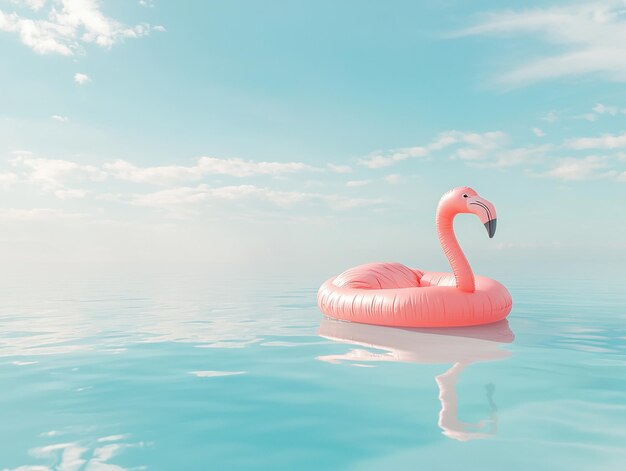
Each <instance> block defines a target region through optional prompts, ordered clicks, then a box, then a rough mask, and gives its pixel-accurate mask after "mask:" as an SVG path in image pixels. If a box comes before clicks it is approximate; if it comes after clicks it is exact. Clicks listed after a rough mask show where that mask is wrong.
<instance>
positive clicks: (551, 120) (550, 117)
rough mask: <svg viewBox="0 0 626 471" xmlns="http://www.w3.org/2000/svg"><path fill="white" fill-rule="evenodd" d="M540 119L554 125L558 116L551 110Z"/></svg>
mask: <svg viewBox="0 0 626 471" xmlns="http://www.w3.org/2000/svg"><path fill="white" fill-rule="evenodd" d="M541 119H542V120H543V121H547V122H548V123H554V122H555V121H558V119H559V115H558V113H557V112H556V111H554V110H552V111H548V112H547V113H546V114H544V115H543V116H542V117H541Z"/></svg>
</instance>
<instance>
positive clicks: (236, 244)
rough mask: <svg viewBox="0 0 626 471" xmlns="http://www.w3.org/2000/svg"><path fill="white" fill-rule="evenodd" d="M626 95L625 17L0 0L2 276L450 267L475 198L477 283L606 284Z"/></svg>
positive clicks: (552, 5) (596, 5)
mask: <svg viewBox="0 0 626 471" xmlns="http://www.w3.org/2000/svg"><path fill="white" fill-rule="evenodd" d="M625 85H626V2H624V1H603V0H601V1H597V2H591V3H589V2H524V4H523V5H520V4H519V2H501V1H480V0H479V1H473V2H461V1H454V0H444V1H431V0H428V1H423V2H413V1H400V0H398V1H392V2H378V1H362V0H359V1H350V0H346V1H342V2H336V1H324V0H319V1H316V2H304V1H294V0H288V1H287V0H285V1H281V0H275V1H272V2H266V1H263V2H262V1H232V0H229V1H226V0H224V1H186V2H166V1H159V0H154V1H149V0H143V1H133V0H111V1H96V0H0V241H1V242H2V243H1V244H0V259H1V260H3V261H4V263H3V266H4V267H5V269H6V268H8V269H9V270H11V269H14V268H15V267H19V266H22V265H27V264H51V265H53V266H58V265H60V264H66V263H81V264H88V265H94V266H95V265H97V264H106V263H113V264H124V263H126V264H138V265H141V264H162V265H164V266H168V265H170V264H176V263H194V264H201V265H205V266H209V267H215V270H220V269H223V268H222V267H228V266H233V267H234V266H236V267H249V268H250V269H252V270H254V269H255V268H256V269H258V270H260V269H268V268H273V269H277V270H279V271H280V270H283V271H286V272H287V273H290V272H294V273H295V271H308V270H311V271H315V272H319V273H327V274H328V275H331V274H333V273H336V272H337V271H340V270H342V269H343V268H348V267H349V266H350V265H356V264H359V263H365V262H368V261H380V260H389V261H401V262H403V263H406V264H408V265H410V266H414V267H418V268H420V269H432V270H444V269H446V261H445V258H443V255H442V254H441V251H440V249H439V247H438V242H437V237H436V232H435V227H434V214H435V208H436V205H437V202H438V200H439V198H440V196H441V195H442V194H443V193H444V192H445V191H447V190H449V189H450V188H453V187H456V186H461V185H468V186H471V187H472V188H474V189H475V190H476V191H478V193H479V194H481V196H483V197H485V198H486V199H488V200H489V201H491V202H492V203H493V204H494V205H495V207H496V208H497V211H498V232H497V234H496V236H495V238H494V239H492V240H489V238H488V237H487V235H486V233H485V230H484V228H483V227H482V224H480V223H479V222H478V220H477V218H475V217H473V216H470V215H464V216H462V217H459V218H457V222H456V225H455V227H456V231H457V234H458V235H459V238H460V240H461V243H462V245H463V247H464V249H465V251H466V253H467V254H468V257H469V259H470V261H472V262H473V264H474V266H475V268H478V269H480V272H493V271H500V272H506V271H507V270H509V271H515V270H522V268H524V267H525V268H529V269H531V270H532V269H536V268H537V267H542V266H544V265H546V266H548V265H547V264H548V261H553V262H554V265H555V266H560V267H561V268H562V269H565V270H566V271H572V270H576V271H578V272H583V273H584V272H585V270H586V269H591V268H592V266H593V267H594V269H596V268H597V267H596V265H598V266H599V267H600V269H603V268H602V267H605V266H608V265H611V266H614V267H617V268H619V267H621V266H622V265H623V263H626V237H624V236H625V235H626V217H625V215H626V211H625V210H624V209H623V206H624V204H625V201H626V127H625V124H626V94H625V93H624V91H625ZM594 264H595V265H594ZM477 271H478V270H477Z"/></svg>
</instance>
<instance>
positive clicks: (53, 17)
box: [0, 0, 152, 56]
mask: <svg viewBox="0 0 626 471" xmlns="http://www.w3.org/2000/svg"><path fill="white" fill-rule="evenodd" d="M13 3H19V4H22V5H25V6H28V7H30V8H31V10H33V12H34V13H36V14H37V15H36V16H34V17H33V16H32V14H31V16H28V17H24V16H21V15H20V14H18V13H16V12H13V13H5V12H4V11H2V10H0V30H2V31H7V32H11V33H15V34H17V35H18V36H19V37H20V40H21V41H22V43H24V44H25V45H27V46H29V47H30V48H32V49H33V50H34V51H35V52H37V53H39V54H61V55H65V56H71V55H74V54H75V53H77V52H81V51H82V45H83V44H96V45H98V46H100V47H103V48H110V47H111V46H113V45H114V44H116V43H118V42H120V41H122V40H123V39H125V38H140V37H143V36H147V35H148V34H149V33H150V31H151V29H152V27H151V26H150V25H148V24H145V23H142V24H137V25H135V26H127V25H124V24H122V23H120V22H118V21H117V20H115V19H113V18H109V17H107V16H105V15H104V14H103V13H102V11H101V10H100V2H99V1H97V0H50V1H43V0H22V1H19V2H18V1H13ZM44 6H47V8H46V12H45V14H43V15H41V14H39V13H40V12H42V10H44V8H43V7H44Z"/></svg>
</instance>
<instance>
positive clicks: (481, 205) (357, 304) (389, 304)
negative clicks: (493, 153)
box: [317, 187, 512, 327]
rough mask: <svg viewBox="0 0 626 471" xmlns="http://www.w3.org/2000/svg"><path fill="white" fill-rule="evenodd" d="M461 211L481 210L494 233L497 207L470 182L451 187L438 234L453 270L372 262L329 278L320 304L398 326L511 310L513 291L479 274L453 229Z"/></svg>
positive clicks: (338, 313) (462, 320)
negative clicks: (465, 185)
mask: <svg viewBox="0 0 626 471" xmlns="http://www.w3.org/2000/svg"><path fill="white" fill-rule="evenodd" d="M461 213H472V214H475V215H476V216H478V218H479V219H480V221H481V222H482V223H483V224H484V225H485V228H486V229H487V233H488V234H489V237H490V238H491V237H493V235H494V233H495V232H496V209H495V208H494V206H493V205H492V204H491V203H490V202H489V201H487V200H485V199H484V198H481V197H480V196H478V194H477V193H476V192H475V191H474V190H472V189H471V188H469V187H460V188H455V189H453V190H450V191H448V192H447V193H446V194H444V195H443V196H442V197H441V201H439V206H438V207H437V217H436V224H437V235H438V236H439V243H440V244H441V247H442V249H443V251H444V253H445V254H446V257H447V258H448V261H449V262H450V266H451V267H452V272H453V273H437V272H422V271H420V270H414V269H412V268H409V267H406V266H404V265H401V264H399V263H369V264H366V265H360V266H358V267H354V268H351V269H349V270H346V271H345V272H343V273H341V274H340V275H339V276H337V277H333V278H331V279H329V280H327V281H326V282H325V283H324V284H323V285H322V286H321V287H320V289H319V292H318V294H317V304H318V305H319V308H320V309H321V311H322V312H323V313H324V314H326V315H327V316H328V317H332V318H335V319H340V320H345V321H351V322H360V323H364V324H378V325H386V326H395V327H454V326H469V325H478V324H488V323H491V322H496V321H499V320H501V319H504V318H505V317H506V316H507V315H508V314H509V312H510V311H511V307H512V302H511V295H510V294H509V292H508V291H507V289H506V288H505V287H504V286H502V285H501V284H500V283H498V282H497V281H495V280H491V279H489V278H486V277H483V276H476V277H474V273H473V272H472V269H471V268H470V266H469V263H468V261H467V259H466V258H465V255H463V251H462V250H461V247H460V246H459V243H458V242H457V240H456V237H455V235H454V229H453V221H454V217H455V216H456V215H457V214H461Z"/></svg>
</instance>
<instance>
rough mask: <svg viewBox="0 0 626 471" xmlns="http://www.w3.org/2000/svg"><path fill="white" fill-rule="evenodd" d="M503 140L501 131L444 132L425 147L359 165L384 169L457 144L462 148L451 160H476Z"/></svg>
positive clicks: (362, 162)
mask: <svg viewBox="0 0 626 471" xmlns="http://www.w3.org/2000/svg"><path fill="white" fill-rule="evenodd" d="M505 139H506V135H505V134H504V133H503V132H501V131H489V132H485V133H474V132H464V131H446V132H442V133H440V134H439V135H438V136H437V137H436V138H435V139H433V140H432V141H431V142H430V143H429V144H427V145H425V146H416V147H405V148H401V149H396V150H393V151H391V152H386V153H378V154H374V155H371V156H370V157H368V158H366V159H362V160H361V161H360V163H361V165H365V166H366V167H369V168H371V169H377V168H384V167H389V166H391V165H393V164H396V163H398V162H401V161H403V160H407V159H410V158H420V157H428V156H430V155H431V154H433V153H436V152H439V151H442V150H444V149H446V148H448V147H451V146H454V145H459V144H462V145H464V146H463V147H461V148H458V149H457V150H456V151H455V152H454V153H452V155H451V157H452V158H459V159H464V160H476V159H482V158H485V157H486V156H487V155H488V154H489V153H490V152H491V151H492V150H494V149H496V148H498V147H499V146H501V145H502V144H503V143H504V141H505Z"/></svg>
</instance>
